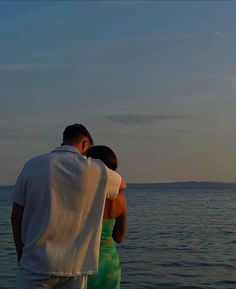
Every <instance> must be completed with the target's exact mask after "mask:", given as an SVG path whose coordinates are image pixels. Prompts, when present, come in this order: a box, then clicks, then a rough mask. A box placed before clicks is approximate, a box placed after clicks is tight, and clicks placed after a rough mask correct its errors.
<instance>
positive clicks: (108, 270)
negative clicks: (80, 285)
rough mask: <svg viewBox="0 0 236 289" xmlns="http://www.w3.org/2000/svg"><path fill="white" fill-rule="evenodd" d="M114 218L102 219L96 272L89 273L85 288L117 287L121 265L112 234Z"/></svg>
mask: <svg viewBox="0 0 236 289" xmlns="http://www.w3.org/2000/svg"><path fill="white" fill-rule="evenodd" d="M115 222H116V219H103V224H102V236H101V244H100V253H99V268H98V273H97V274H95V275H90V276H89V278H88V286H87V289H119V288H120V279H121V267H120V260H119V255H118V253H117V250H116V245H115V242H114V241H113V238H112V234H113V229H114V226H115Z"/></svg>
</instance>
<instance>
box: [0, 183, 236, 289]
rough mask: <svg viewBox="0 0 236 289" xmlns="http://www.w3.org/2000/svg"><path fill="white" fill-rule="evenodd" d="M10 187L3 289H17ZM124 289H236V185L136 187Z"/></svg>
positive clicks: (2, 245)
mask: <svg viewBox="0 0 236 289" xmlns="http://www.w3.org/2000/svg"><path fill="white" fill-rule="evenodd" d="M9 191H10V187H0V289H12V288H14V285H13V284H14V276H15V270H16V255H15V250H14V245H13V239H12V234H11V227H10V221H9V220H10V210H11V208H10V202H9ZM126 195H127V198H128V208H129V213H128V232H127V239H126V241H125V242H124V243H123V244H121V245H119V246H118V250H119V252H120V258H121V264H122V289H139V288H144V289H235V288H236V184H227V185H226V184H208V183H201V184H199V183H188V184H178V183H177V184H171V185H168V184H167V185H165V184H149V185H148V184H143V185H130V186H129V187H128V189H127V193H126Z"/></svg>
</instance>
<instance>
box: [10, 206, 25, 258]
mask: <svg viewBox="0 0 236 289" xmlns="http://www.w3.org/2000/svg"><path fill="white" fill-rule="evenodd" d="M23 213H24V207H22V206H20V205H18V204H16V203H13V206H12V214H11V225H12V232H13V237H14V242H15V246H16V253H17V259H18V263H19V262H20V259H21V257H22V250H23V247H24V244H23V242H22V238H21V225H22V219H23Z"/></svg>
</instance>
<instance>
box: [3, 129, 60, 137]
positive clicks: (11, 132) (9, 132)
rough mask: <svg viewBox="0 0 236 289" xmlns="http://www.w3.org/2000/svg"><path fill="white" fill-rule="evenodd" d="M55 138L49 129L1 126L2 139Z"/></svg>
mask: <svg viewBox="0 0 236 289" xmlns="http://www.w3.org/2000/svg"><path fill="white" fill-rule="evenodd" d="M54 138H55V135H54V133H52V131H50V130H49V129H45V130H40V129H33V128H31V129H22V128H19V129H17V128H12V127H5V128H0V139H1V140H18V139H35V140H36V139H37V140H53V139H54Z"/></svg>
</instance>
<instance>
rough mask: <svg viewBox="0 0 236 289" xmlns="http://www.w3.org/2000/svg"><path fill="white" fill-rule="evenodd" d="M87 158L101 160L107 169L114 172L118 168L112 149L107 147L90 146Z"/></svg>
mask: <svg viewBox="0 0 236 289" xmlns="http://www.w3.org/2000/svg"><path fill="white" fill-rule="evenodd" d="M87 156H88V157H91V158H93V159H99V160H101V161H102V162H103V163H104V164H105V165H106V166H107V167H108V168H109V169H111V170H113V171H115V170H116V169H117V166H118V162H117V157H116V155H115V153H114V152H113V150H112V149H110V148H109V147H107V146H103V145H99V146H92V147H90V148H89V149H88V151H87Z"/></svg>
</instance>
